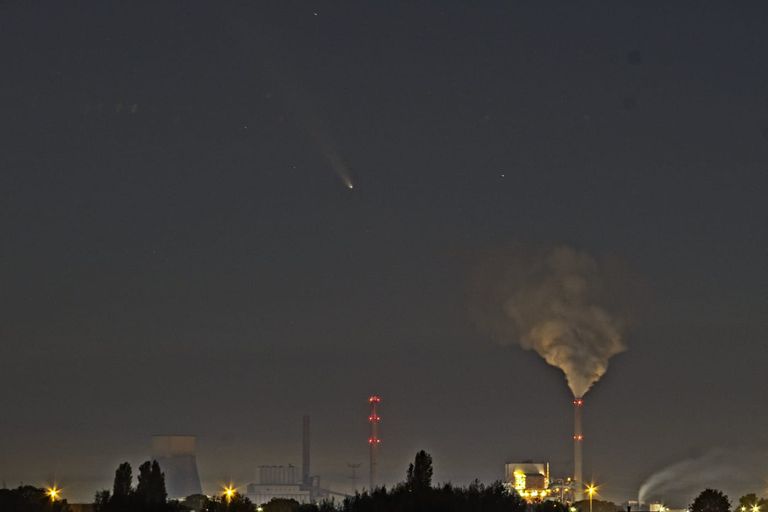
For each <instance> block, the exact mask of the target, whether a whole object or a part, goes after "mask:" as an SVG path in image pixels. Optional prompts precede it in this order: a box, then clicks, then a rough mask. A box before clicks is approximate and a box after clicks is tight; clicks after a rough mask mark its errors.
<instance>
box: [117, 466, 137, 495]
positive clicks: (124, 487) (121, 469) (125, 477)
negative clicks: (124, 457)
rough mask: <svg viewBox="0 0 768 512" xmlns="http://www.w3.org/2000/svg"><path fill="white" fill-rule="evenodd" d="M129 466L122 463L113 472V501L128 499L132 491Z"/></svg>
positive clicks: (131, 477)
mask: <svg viewBox="0 0 768 512" xmlns="http://www.w3.org/2000/svg"><path fill="white" fill-rule="evenodd" d="M132 485H133V476H132V471H131V465H130V464H128V463H127V462H123V463H122V464H120V465H119V466H118V467H117V470H115V483H114V485H113V486H112V497H113V498H115V499H118V500H119V499H121V498H128V497H129V496H130V494H131V491H132V490H133V489H132V488H131V486H132Z"/></svg>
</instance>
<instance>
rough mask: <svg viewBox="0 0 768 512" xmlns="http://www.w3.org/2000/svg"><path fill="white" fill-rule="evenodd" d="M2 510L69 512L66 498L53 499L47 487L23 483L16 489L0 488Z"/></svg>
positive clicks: (15, 511)
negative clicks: (42, 487) (49, 495)
mask: <svg viewBox="0 0 768 512" xmlns="http://www.w3.org/2000/svg"><path fill="white" fill-rule="evenodd" d="M0 510H2V511H3V512H6V511H8V512H68V511H69V506H68V505H67V501H66V500H56V501H54V502H51V499H50V498H49V497H48V495H47V494H46V492H45V489H40V488H37V487H33V486H31V485H22V486H20V487H18V488H16V489H0Z"/></svg>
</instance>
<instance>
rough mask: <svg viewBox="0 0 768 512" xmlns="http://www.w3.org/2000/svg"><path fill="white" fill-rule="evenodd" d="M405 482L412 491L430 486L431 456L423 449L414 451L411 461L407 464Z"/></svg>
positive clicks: (419, 490) (418, 490)
mask: <svg viewBox="0 0 768 512" xmlns="http://www.w3.org/2000/svg"><path fill="white" fill-rule="evenodd" d="M405 484H406V485H407V486H408V489H409V490H411V491H413V492H421V491H424V490H426V489H430V488H431V487H432V456H431V455H430V454H428V453H427V452H425V451H424V450H421V451H419V452H418V453H416V458H415V459H414V461H413V463H412V464H410V465H409V466H408V471H407V473H406V478H405Z"/></svg>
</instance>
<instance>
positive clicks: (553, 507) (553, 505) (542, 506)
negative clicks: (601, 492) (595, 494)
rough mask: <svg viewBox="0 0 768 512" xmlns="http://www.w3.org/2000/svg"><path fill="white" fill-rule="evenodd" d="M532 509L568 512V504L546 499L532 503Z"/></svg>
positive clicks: (537, 511) (535, 510) (546, 511)
mask: <svg viewBox="0 0 768 512" xmlns="http://www.w3.org/2000/svg"><path fill="white" fill-rule="evenodd" d="M593 505H594V503H593ZM533 510H534V512H568V506H567V505H565V504H564V503H560V502H559V501H550V500H547V501H542V502H539V503H537V504H536V505H534V507H533Z"/></svg>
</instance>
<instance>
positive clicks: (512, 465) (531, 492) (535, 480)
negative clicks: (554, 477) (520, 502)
mask: <svg viewBox="0 0 768 512" xmlns="http://www.w3.org/2000/svg"><path fill="white" fill-rule="evenodd" d="M504 483H505V485H506V486H507V488H508V489H510V490H512V489H513V490H515V491H516V492H517V493H518V494H519V495H520V496H521V497H522V498H524V499H525V500H528V501H537V500H542V499H545V498H547V497H548V496H549V494H550V489H549V462H533V461H531V460H526V461H523V462H508V463H507V464H505V465H504Z"/></svg>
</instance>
